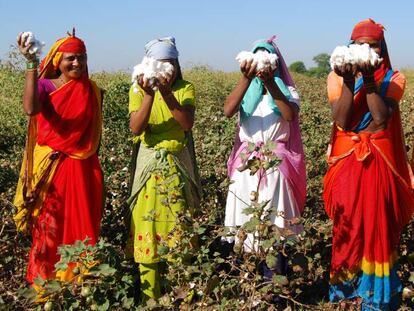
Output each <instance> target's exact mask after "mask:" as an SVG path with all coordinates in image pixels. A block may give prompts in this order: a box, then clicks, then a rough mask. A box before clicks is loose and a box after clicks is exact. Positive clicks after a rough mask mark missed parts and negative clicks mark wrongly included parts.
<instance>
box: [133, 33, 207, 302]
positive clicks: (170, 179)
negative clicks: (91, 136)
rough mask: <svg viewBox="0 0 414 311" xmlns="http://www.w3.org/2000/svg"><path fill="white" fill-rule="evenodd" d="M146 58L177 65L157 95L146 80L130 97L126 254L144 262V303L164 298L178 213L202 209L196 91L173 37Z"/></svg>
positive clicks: (157, 43) (150, 46) (151, 45)
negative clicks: (162, 265)
mask: <svg viewBox="0 0 414 311" xmlns="http://www.w3.org/2000/svg"><path fill="white" fill-rule="evenodd" d="M145 54H146V56H147V57H151V58H154V59H156V60H159V61H162V62H169V63H170V64H172V65H173V67H174V71H173V74H172V75H171V76H167V77H166V78H157V80H156V81H155V84H156V86H157V87H158V90H157V91H154V90H153V88H152V86H153V85H151V86H150V85H147V83H146V81H144V79H143V78H142V77H140V78H138V85H139V87H138V89H137V88H135V87H134V86H133V87H131V90H130V92H129V113H130V128H131V130H132V133H133V134H134V136H135V137H134V143H136V144H139V151H138V154H137V158H136V162H135V164H136V165H135V170H134V172H133V183H132V191H131V197H130V198H129V202H128V203H129V204H130V207H131V212H132V215H131V225H130V230H131V231H130V235H129V240H128V243H127V252H128V253H129V254H131V255H133V257H134V260H135V261H136V262H137V263H139V270H140V284H141V298H142V300H144V301H145V300H147V299H149V298H154V299H157V298H159V297H160V296H161V290H160V275H159V271H158V265H159V264H158V263H159V261H160V258H159V256H158V254H157V246H158V245H160V244H163V245H168V246H173V245H174V243H175V242H176V241H177V239H179V231H180V228H177V225H176V223H177V216H178V214H181V213H185V212H190V213H191V211H193V210H194V208H196V207H197V206H198V203H199V193H198V187H197V185H198V179H197V178H196V177H197V174H196V165H195V158H194V149H193V146H192V139H191V132H190V131H191V128H192V126H193V124H194V112H195V105H194V103H195V96H194V86H193V85H192V84H191V83H190V82H188V81H185V80H183V78H182V75H181V70H180V65H179V62H178V51H177V49H176V46H175V39H174V38H173V37H168V38H163V39H155V40H152V41H150V42H148V43H147V44H146V46H145Z"/></svg>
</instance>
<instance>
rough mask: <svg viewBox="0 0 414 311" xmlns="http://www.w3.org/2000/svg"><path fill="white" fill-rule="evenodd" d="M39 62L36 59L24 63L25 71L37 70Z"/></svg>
mask: <svg viewBox="0 0 414 311" xmlns="http://www.w3.org/2000/svg"><path fill="white" fill-rule="evenodd" d="M38 66H39V62H38V61H37V60H32V61H28V62H27V63H26V71H37V67H38Z"/></svg>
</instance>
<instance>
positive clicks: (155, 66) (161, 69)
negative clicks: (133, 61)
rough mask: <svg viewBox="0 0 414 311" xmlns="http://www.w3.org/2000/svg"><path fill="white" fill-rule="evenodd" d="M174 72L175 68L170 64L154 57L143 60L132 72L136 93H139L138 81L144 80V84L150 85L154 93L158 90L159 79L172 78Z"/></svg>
mask: <svg viewBox="0 0 414 311" xmlns="http://www.w3.org/2000/svg"><path fill="white" fill-rule="evenodd" d="M173 72H174V66H173V65H171V64H170V63H168V62H161V61H158V60H156V59H154V58H152V57H146V56H144V58H143V59H142V62H141V63H140V64H138V65H136V66H134V69H133V71H132V83H133V86H134V92H135V93H137V92H138V79H139V78H140V77H142V78H143V80H144V83H146V84H148V85H149V86H150V87H151V88H152V89H153V90H154V91H156V90H157V89H158V87H157V86H156V82H157V79H159V78H161V77H162V78H168V77H171V76H172V74H173Z"/></svg>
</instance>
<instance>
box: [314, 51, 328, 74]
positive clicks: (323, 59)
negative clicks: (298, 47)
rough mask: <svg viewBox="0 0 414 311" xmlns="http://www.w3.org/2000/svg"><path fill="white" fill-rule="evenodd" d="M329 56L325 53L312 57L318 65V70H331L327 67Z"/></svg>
mask: <svg viewBox="0 0 414 311" xmlns="http://www.w3.org/2000/svg"><path fill="white" fill-rule="evenodd" d="M330 57H331V56H330V55H329V54H327V53H320V54H318V55H316V56H314V57H313V58H312V59H313V61H314V62H315V63H316V64H317V65H318V68H321V69H322V70H325V72H327V73H328V72H329V71H330V70H331V68H330V65H329V59H330Z"/></svg>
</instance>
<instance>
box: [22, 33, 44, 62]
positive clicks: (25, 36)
mask: <svg viewBox="0 0 414 311" xmlns="http://www.w3.org/2000/svg"><path fill="white" fill-rule="evenodd" d="M21 38H22V41H23V42H24V46H28V45H29V44H31V43H33V44H32V46H31V47H30V48H29V53H30V54H36V55H37V56H39V55H40V54H42V49H43V47H44V46H45V43H44V42H41V41H39V40H37V39H36V37H35V35H34V34H33V32H31V31H25V32H23V33H22V37H21Z"/></svg>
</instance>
